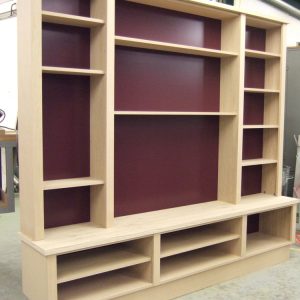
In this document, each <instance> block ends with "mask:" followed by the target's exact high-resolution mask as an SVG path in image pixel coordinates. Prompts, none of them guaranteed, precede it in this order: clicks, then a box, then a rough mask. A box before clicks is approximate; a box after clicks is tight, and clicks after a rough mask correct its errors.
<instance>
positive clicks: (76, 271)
mask: <svg viewBox="0 0 300 300" xmlns="http://www.w3.org/2000/svg"><path fill="white" fill-rule="evenodd" d="M117 246H118V247H119V248H116V247H104V248H100V249H94V250H87V251H83V252H76V253H72V254H67V255H64V256H62V257H58V269H57V282H58V283H63V282H68V281H72V280H76V279H79V278H84V277H89V276H92V275H97V274H100V273H106V272H109V271H113V270H117V269H122V268H125V267H129V266H133V265H138V264H141V263H145V262H149V261H150V257H147V256H145V255H143V254H139V253H135V251H134V249H130V248H129V247H128V246H127V245H122V244H121V245H117Z"/></svg>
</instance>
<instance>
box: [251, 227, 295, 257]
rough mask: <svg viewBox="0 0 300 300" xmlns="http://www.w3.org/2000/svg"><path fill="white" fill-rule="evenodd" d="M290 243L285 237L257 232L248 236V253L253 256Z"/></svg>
mask: <svg viewBox="0 0 300 300" xmlns="http://www.w3.org/2000/svg"><path fill="white" fill-rule="evenodd" d="M290 244H291V242H290V241H288V240H286V239H284V238H281V237H276V236H272V235H269V234H264V233H261V232H255V233H251V234H248V236H247V250H246V255H247V256H252V255H256V254H259V253H262V252H266V251H269V250H272V249H276V248H280V247H284V246H287V245H290Z"/></svg>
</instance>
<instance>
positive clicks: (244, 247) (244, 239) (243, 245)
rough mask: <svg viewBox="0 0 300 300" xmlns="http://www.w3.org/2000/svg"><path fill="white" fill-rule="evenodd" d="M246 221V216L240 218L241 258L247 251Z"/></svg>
mask: <svg viewBox="0 0 300 300" xmlns="http://www.w3.org/2000/svg"><path fill="white" fill-rule="evenodd" d="M247 219H248V217H247V216H242V229H241V231H242V233H241V256H245V255H246V250H247Z"/></svg>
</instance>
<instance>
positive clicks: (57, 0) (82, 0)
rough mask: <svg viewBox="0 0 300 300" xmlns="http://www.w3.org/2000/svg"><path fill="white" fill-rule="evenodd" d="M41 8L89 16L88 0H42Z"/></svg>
mask: <svg viewBox="0 0 300 300" xmlns="http://www.w3.org/2000/svg"><path fill="white" fill-rule="evenodd" d="M42 8H43V10H48V11H52V12H58V13H64V14H70V15H77V16H83V17H90V1H89V0H43V2H42Z"/></svg>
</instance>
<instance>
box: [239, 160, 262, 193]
mask: <svg viewBox="0 0 300 300" xmlns="http://www.w3.org/2000/svg"><path fill="white" fill-rule="evenodd" d="M261 181H262V166H248V167H243V169H242V196H246V195H252V194H258V193H261Z"/></svg>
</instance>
